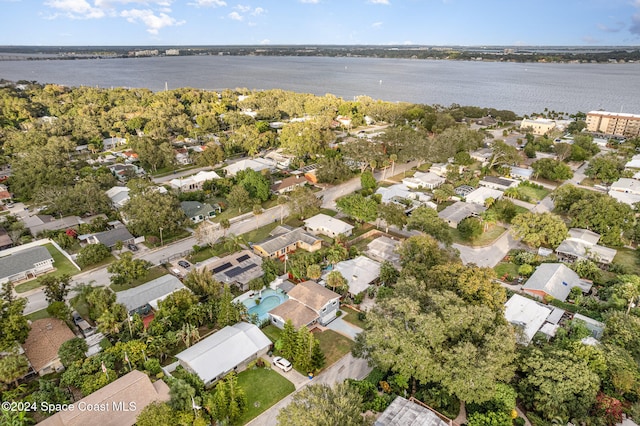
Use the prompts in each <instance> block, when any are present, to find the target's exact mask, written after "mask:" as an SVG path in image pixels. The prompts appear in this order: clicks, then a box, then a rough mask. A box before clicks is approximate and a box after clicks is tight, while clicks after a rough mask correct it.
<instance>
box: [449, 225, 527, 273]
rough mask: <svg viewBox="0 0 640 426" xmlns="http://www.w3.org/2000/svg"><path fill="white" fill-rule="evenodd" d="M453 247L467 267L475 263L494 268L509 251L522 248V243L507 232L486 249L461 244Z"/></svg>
mask: <svg viewBox="0 0 640 426" xmlns="http://www.w3.org/2000/svg"><path fill="white" fill-rule="evenodd" d="M452 247H453V248H455V249H457V250H459V251H460V259H462V263H464V264H465V265H466V264H468V263H475V264H476V265H478V266H488V267H489V268H493V267H494V266H496V265H497V264H498V263H500V261H501V260H502V258H503V257H504V256H505V255H506V254H507V253H509V250H512V249H516V248H518V247H520V242H519V241H517V240H515V239H514V238H513V237H512V236H511V232H509V231H508V230H507V231H506V232H505V233H504V234H502V236H501V237H500V238H498V239H497V240H496V241H494V243H493V244H491V245H489V246H486V247H480V248H475V247H469V246H463V245H461V244H453V245H452Z"/></svg>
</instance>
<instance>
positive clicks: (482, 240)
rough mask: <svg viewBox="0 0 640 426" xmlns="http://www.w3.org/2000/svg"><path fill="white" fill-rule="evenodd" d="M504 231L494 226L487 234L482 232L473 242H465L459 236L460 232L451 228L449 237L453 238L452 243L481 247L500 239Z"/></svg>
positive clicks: (504, 229)
mask: <svg viewBox="0 0 640 426" xmlns="http://www.w3.org/2000/svg"><path fill="white" fill-rule="evenodd" d="M506 230H507V229H506V228H503V227H502V226H499V225H494V226H492V227H491V229H489V230H488V231H487V232H483V233H482V235H480V236H479V237H478V238H477V239H475V240H474V241H467V240H465V239H464V238H462V237H461V236H460V232H459V231H458V230H457V229H454V228H451V236H452V237H453V242H454V243H458V244H462V245H464V246H471V247H479V246H480V247H481V246H486V245H489V244H491V243H493V242H494V241H495V240H497V239H498V238H500V236H501V235H502V234H504V233H505V232H506Z"/></svg>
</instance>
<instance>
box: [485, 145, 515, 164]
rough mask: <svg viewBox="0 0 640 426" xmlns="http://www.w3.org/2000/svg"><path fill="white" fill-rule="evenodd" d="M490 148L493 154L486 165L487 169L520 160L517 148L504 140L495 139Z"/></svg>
mask: <svg viewBox="0 0 640 426" xmlns="http://www.w3.org/2000/svg"><path fill="white" fill-rule="evenodd" d="M492 149H493V155H492V156H491V159H490V160H489V164H488V165H487V168H488V169H493V168H495V167H497V166H502V165H509V164H516V163H518V162H519V161H520V153H519V152H518V150H517V149H516V148H515V147H513V146H511V145H508V144H507V143H505V142H504V141H501V140H497V141H495V142H494V143H493V145H492Z"/></svg>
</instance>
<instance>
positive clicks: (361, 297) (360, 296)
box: [353, 292, 364, 305]
mask: <svg viewBox="0 0 640 426" xmlns="http://www.w3.org/2000/svg"><path fill="white" fill-rule="evenodd" d="M363 300H364V292H361V293H358V294H356V297H354V298H353V303H355V304H356V305H359V304H361V303H362V301H363Z"/></svg>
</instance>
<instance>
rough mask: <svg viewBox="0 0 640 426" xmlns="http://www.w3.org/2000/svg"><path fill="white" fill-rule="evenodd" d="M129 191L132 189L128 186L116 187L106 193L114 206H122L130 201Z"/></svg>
mask: <svg viewBox="0 0 640 426" xmlns="http://www.w3.org/2000/svg"><path fill="white" fill-rule="evenodd" d="M129 191H130V189H129V188H127V187H126V186H114V187H113V188H111V189H109V190H107V191H106V193H107V197H109V199H110V200H111V202H112V203H113V204H116V205H122V204H124V203H125V202H126V201H128V200H129Z"/></svg>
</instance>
